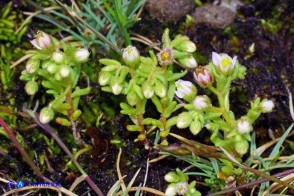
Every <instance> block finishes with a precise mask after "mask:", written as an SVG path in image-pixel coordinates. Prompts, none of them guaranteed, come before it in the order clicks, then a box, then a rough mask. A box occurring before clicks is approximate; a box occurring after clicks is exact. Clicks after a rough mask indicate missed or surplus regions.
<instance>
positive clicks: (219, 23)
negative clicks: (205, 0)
mask: <svg viewBox="0 0 294 196" xmlns="http://www.w3.org/2000/svg"><path fill="white" fill-rule="evenodd" d="M193 18H194V20H195V21H196V23H204V24H207V25H209V26H211V27H213V28H225V27H226V26H228V25H230V24H231V23H232V22H233V21H234V18H235V13H234V12H233V11H232V10H231V9H229V8H227V7H223V6H217V5H205V6H201V7H197V8H196V9H195V12H194V13H193Z"/></svg>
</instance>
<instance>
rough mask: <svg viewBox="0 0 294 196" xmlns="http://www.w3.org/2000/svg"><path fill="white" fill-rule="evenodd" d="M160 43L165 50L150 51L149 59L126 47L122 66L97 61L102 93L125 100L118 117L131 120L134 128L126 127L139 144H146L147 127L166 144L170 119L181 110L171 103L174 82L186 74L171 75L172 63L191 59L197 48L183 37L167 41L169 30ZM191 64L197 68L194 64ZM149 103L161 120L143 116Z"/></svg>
mask: <svg viewBox="0 0 294 196" xmlns="http://www.w3.org/2000/svg"><path fill="white" fill-rule="evenodd" d="M162 39H163V46H164V47H165V48H163V49H162V51H161V52H160V53H158V54H157V55H155V54H154V52H153V51H149V56H148V57H144V56H140V54H139V52H138V50H137V49H136V48H135V47H132V46H129V47H127V48H125V49H124V51H123V62H120V61H117V60H113V59H100V60H99V62H100V63H102V64H103V65H104V67H103V68H102V69H101V72H100V75H99V83H100V85H101V86H103V87H102V90H104V91H107V92H112V93H113V94H115V95H118V94H123V95H125V96H126V103H121V104H120V106H121V108H122V110H121V113H122V114H126V115H129V116H130V118H131V120H132V121H133V123H134V124H133V125H128V126H127V129H128V130H129V131H138V132H139V133H140V135H139V136H138V140H141V141H146V140H145V139H146V133H147V130H146V128H147V127H149V128H151V127H157V128H158V129H159V130H160V136H161V141H162V143H165V144H167V141H166V140H165V138H166V136H167V135H168V133H169V131H170V128H171V127H172V126H173V125H174V124H175V119H174V118H171V117H172V116H171V115H172V113H173V112H174V111H176V110H178V109H179V108H180V107H181V105H178V104H177V103H176V102H175V101H174V100H173V97H174V93H175V81H176V80H177V79H179V78H181V77H183V76H184V75H185V74H186V73H187V72H186V71H183V72H181V73H174V71H173V70H174V68H173V59H174V58H175V59H177V60H182V59H186V58H193V57H192V55H191V53H192V52H194V51H195V50H196V47H195V45H194V44H193V43H192V42H191V41H190V40H189V38H187V37H186V36H177V37H176V38H175V39H174V40H170V38H169V35H168V30H166V31H165V33H164V35H163V38H162ZM193 60H194V59H193ZM194 62H195V63H194ZM192 63H194V64H193V66H196V61H195V60H194V61H192ZM188 66H191V63H190V64H189V65H188ZM148 99H150V100H151V101H152V103H153V104H154V105H155V107H156V109H157V111H158V112H159V113H160V114H161V117H160V119H155V118H150V117H148V116H146V115H145V107H146V102H147V100H148Z"/></svg>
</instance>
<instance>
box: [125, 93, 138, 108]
mask: <svg viewBox="0 0 294 196" xmlns="http://www.w3.org/2000/svg"><path fill="white" fill-rule="evenodd" d="M127 101H128V104H130V105H131V106H134V105H136V103H137V102H138V101H139V97H138V95H137V94H136V92H134V91H131V92H129V93H128V94H127Z"/></svg>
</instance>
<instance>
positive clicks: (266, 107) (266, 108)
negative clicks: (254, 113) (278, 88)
mask: <svg viewBox="0 0 294 196" xmlns="http://www.w3.org/2000/svg"><path fill="white" fill-rule="evenodd" d="M260 107H261V111H262V112H263V113H268V112H271V111H273V109H274V107H275V105H274V102H273V101H272V100H267V99H264V100H263V101H262V102H261V103H260Z"/></svg>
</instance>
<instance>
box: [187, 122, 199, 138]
mask: <svg viewBox="0 0 294 196" xmlns="http://www.w3.org/2000/svg"><path fill="white" fill-rule="evenodd" d="M189 128H190V131H191V133H192V134H193V135H197V134H198V133H199V132H200V131H201V129H202V125H201V122H200V121H199V120H194V121H193V122H191V124H190V127H189Z"/></svg>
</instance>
